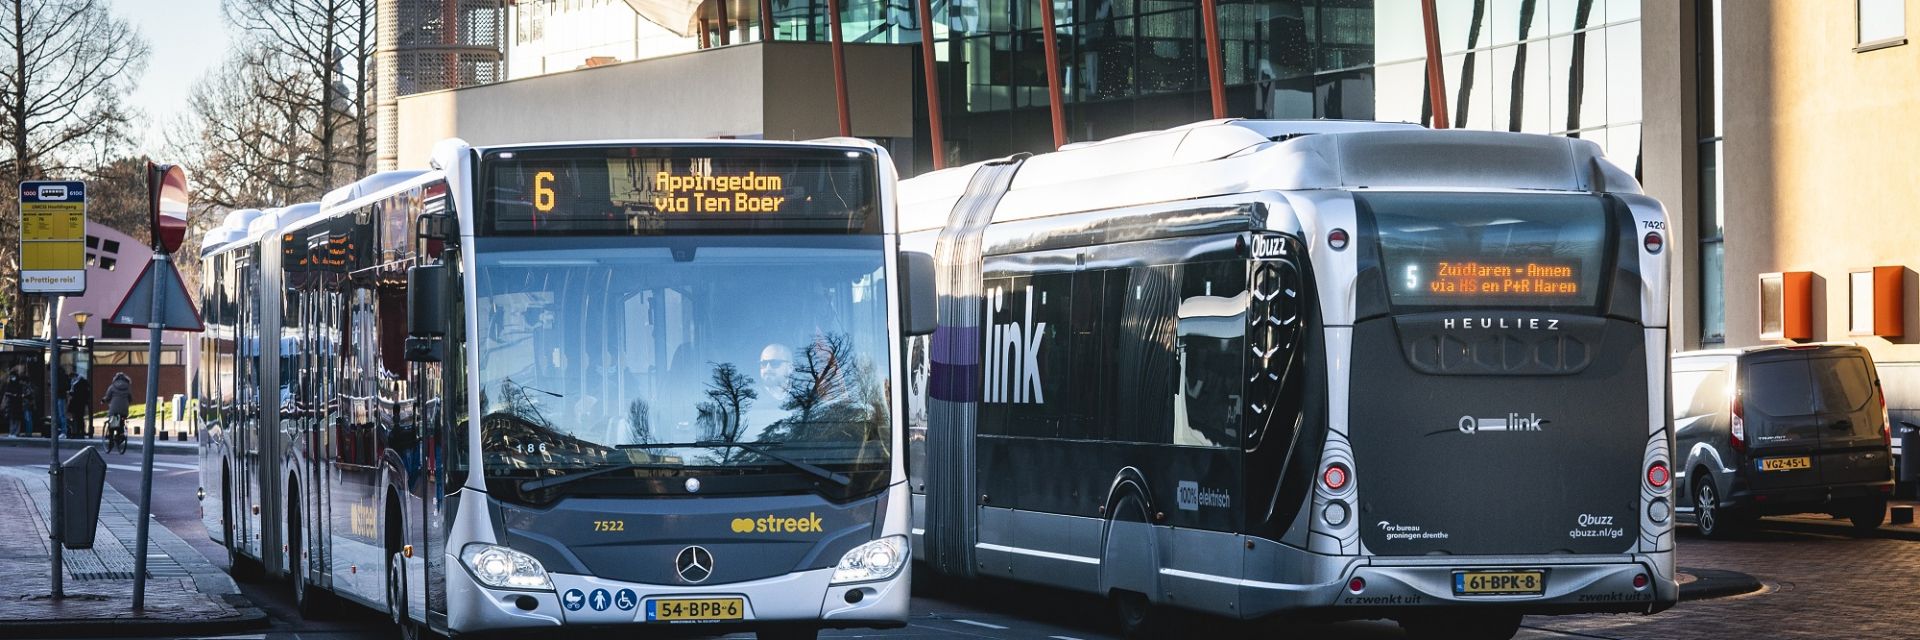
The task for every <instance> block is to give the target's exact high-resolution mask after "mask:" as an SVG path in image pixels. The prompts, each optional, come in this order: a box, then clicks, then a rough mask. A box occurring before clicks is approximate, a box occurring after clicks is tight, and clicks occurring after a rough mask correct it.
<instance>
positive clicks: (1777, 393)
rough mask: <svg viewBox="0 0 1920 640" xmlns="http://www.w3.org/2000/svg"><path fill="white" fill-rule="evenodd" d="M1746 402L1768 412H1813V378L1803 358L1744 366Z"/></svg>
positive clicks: (1801, 414) (1797, 413)
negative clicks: (1745, 369)
mask: <svg viewBox="0 0 1920 640" xmlns="http://www.w3.org/2000/svg"><path fill="white" fill-rule="evenodd" d="M1745 399H1746V403H1747V406H1749V407H1753V408H1754V409H1755V410H1757V411H1759V412H1760V413H1763V414H1766V415H1770V416H1804V415H1807V414H1810V413H1813V411H1814V407H1813V378H1812V376H1810V375H1808V372H1807V361H1805V360H1800V359H1794V360H1779V361H1775V362H1762V363H1758V364H1752V365H1748V366H1747V388H1746V391H1745Z"/></svg>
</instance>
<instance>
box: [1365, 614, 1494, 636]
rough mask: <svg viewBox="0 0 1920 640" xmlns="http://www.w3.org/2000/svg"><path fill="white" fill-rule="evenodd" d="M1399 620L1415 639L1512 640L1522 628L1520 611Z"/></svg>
mask: <svg viewBox="0 0 1920 640" xmlns="http://www.w3.org/2000/svg"><path fill="white" fill-rule="evenodd" d="M1396 622H1399V623H1400V628H1402V629H1405V630H1406V631H1407V637H1408V638H1414V639H1416V640H1426V639H1433V640H1443V639H1444V640H1510V639H1511V638H1513V636H1514V634H1517V633H1519V632H1520V614H1518V613H1475V614H1453V615H1429V616H1419V617H1411V618H1406V619H1401V620H1396Z"/></svg>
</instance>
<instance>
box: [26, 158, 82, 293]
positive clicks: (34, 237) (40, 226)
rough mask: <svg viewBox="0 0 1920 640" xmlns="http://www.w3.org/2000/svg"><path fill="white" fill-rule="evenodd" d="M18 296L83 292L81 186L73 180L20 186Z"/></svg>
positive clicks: (28, 182)
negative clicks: (20, 293)
mask: <svg viewBox="0 0 1920 640" xmlns="http://www.w3.org/2000/svg"><path fill="white" fill-rule="evenodd" d="M19 194H20V258H21V260H20V291H21V292H22V293H44V294H51V295H69V294H72V295H78V294H83V293H86V292H87V249H86V245H85V243H86V240H87V185H86V183H83V182H80V181H78V180H29V181H26V182H22V183H20V192H19Z"/></svg>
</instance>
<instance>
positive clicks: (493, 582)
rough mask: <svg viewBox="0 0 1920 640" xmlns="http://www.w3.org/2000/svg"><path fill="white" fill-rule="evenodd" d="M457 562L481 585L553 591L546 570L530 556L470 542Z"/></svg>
mask: <svg viewBox="0 0 1920 640" xmlns="http://www.w3.org/2000/svg"><path fill="white" fill-rule="evenodd" d="M460 559H461V560H463V561H465V562H466V563H467V569H469V570H471V571H473V577H475V578H478V579H479V580H480V583H481V584H484V585H487V586H489V587H498V588H502V589H538V590H543V591H551V590H553V582H552V581H549V580H547V569H546V567H542V566H540V561H539V560H535V559H533V556H530V555H527V554H524V553H520V552H518V551H514V550H513V549H509V548H507V547H502V546H499V545H492V544H483V543H478V542H476V543H473V544H470V545H467V548H466V550H465V551H462V552H461V553H460Z"/></svg>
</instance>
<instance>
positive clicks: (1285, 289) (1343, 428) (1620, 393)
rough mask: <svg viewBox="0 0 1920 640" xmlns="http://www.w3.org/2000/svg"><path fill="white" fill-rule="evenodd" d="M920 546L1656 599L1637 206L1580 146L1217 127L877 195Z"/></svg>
mask: <svg viewBox="0 0 1920 640" xmlns="http://www.w3.org/2000/svg"><path fill="white" fill-rule="evenodd" d="M901 202H902V205H901V206H902V209H901V219H902V223H901V233H902V235H901V244H902V246H903V247H904V248H907V249H911V250H916V251H926V252H932V253H934V254H935V263H936V277H935V282H936V283H937V285H938V289H939V295H940V312H939V329H938V330H937V331H936V332H935V333H934V334H933V335H932V336H930V337H928V338H916V339H913V340H910V341H909V343H908V345H907V347H906V349H905V350H906V354H905V355H906V356H907V357H908V358H909V362H910V365H909V368H910V371H911V374H910V375H911V376H912V377H911V378H910V382H911V384H912V389H911V391H910V397H909V401H908V402H909V404H908V406H909V412H910V417H909V421H908V423H909V431H910V433H909V444H908V446H909V457H910V458H911V461H910V464H909V473H910V474H911V479H910V484H911V486H912V489H913V494H914V495H913V500H914V516H915V518H914V522H915V525H914V530H913V535H914V545H913V552H914V556H915V558H916V559H917V560H919V561H922V562H923V563H924V564H925V565H926V567H928V568H931V569H933V570H936V571H938V572H940V573H942V574H947V575H956V576H993V577H999V578H1007V579H1012V580H1018V581H1025V582H1032V583H1039V584H1043V585H1052V586H1058V587H1063V588H1067V589H1073V590H1079V591H1085V592H1091V593H1095V594H1099V595H1102V596H1108V597H1111V598H1112V599H1113V600H1114V601H1115V603H1116V605H1117V606H1116V609H1117V610H1118V611H1119V614H1120V618H1121V622H1122V625H1123V628H1124V629H1125V630H1126V631H1127V632H1128V633H1129V634H1130V635H1148V634H1151V633H1153V632H1155V631H1165V629H1164V628H1163V627H1160V626H1159V625H1163V624H1164V621H1165V619H1166V611H1165V609H1166V608H1169V607H1177V608H1182V609H1187V610H1193V611H1200V612H1205V613H1211V614H1217V615H1221V616H1227V617H1232V618H1245V619H1252V618H1262V617H1267V616H1273V615H1288V616H1301V617H1309V618H1318V619H1351V618H1393V619H1396V620H1398V621H1399V622H1400V623H1401V624H1402V625H1403V626H1405V627H1407V628H1408V629H1409V631H1412V632H1413V633H1414V635H1415V636H1445V637H1460V636H1466V637H1488V638H1506V637H1510V636H1511V635H1512V634H1513V633H1514V632H1515V630H1516V627H1517V625H1518V624H1519V621H1520V617H1521V615H1523V614H1557V613H1581V612H1637V613H1648V612H1655V611H1660V610H1663V609H1666V608H1667V607H1670V606H1672V605H1673V604H1674V602H1675V599H1676V593H1677V591H1676V583H1675V576H1674V564H1673V522H1672V517H1673V516H1672V504H1671V502H1670V500H1671V487H1670V486H1669V478H1670V475H1669V474H1670V470H1669V468H1668V464H1669V460H1670V459H1671V458H1670V451H1671V449H1672V437H1673V436H1672V433H1671V431H1670V430H1669V422H1670V419H1669V417H1668V415H1667V408H1666V406H1667V403H1666V388H1667V380H1666V369H1667V366H1666V353H1667V350H1668V347H1667V330H1666V322H1667V294H1666V281H1667V275H1666V269H1667V267H1666V264H1667V258H1666V256H1665V255H1663V254H1662V253H1661V251H1660V249H1661V246H1662V243H1663V242H1664V237H1665V234H1666V230H1665V220H1666V216H1665V213H1664V211H1663V209H1662V207H1661V205H1660V203H1658V202H1656V201H1654V200H1653V199H1651V198H1648V197H1646V196H1644V195H1641V193H1640V188H1639V186H1638V185H1637V184H1636V183H1635V182H1634V180H1633V178H1632V177H1631V176H1630V175H1629V174H1627V173H1625V172H1623V171H1621V170H1620V169H1619V168H1618V167H1616V166H1615V165H1613V164H1612V163H1610V162H1608V161H1607V160H1606V159H1604V158H1603V157H1602V156H1601V153H1600V150H1599V149H1598V148H1597V147H1596V146H1595V145H1594V144H1593V143H1590V142H1586V141H1582V140H1578V139H1570V138H1563V137H1549V136H1539V135H1523V134H1510V133H1495V132H1469V131H1430V130H1426V129H1423V128H1420V127H1415V126H1410V125H1390V124H1379V123H1368V122H1334V121H1311V122H1284V121H1233V120H1226V121H1212V122H1204V123H1199V124H1195V125H1191V126H1186V127H1181V128H1177V129H1171V130H1166V131H1157V132H1150V133H1142V134H1137V135H1131V136H1127V137H1123V138H1118V139H1114V140H1108V141H1104V142H1097V143H1090V144H1081V145H1074V146H1070V147H1068V148H1066V149H1063V150H1061V151H1058V152H1055V153H1048V154H1044V155H1036V156H1032V157H1023V156H1016V157H1013V158H1008V159H1004V160H997V161H990V162H983V163H979V164H974V165H969V166H965V167H960V168H955V169H949V170H945V171H939V172H934V173H931V174H927V175H924V176H921V177H918V178H914V179H912V180H907V181H904V182H902V183H901Z"/></svg>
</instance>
